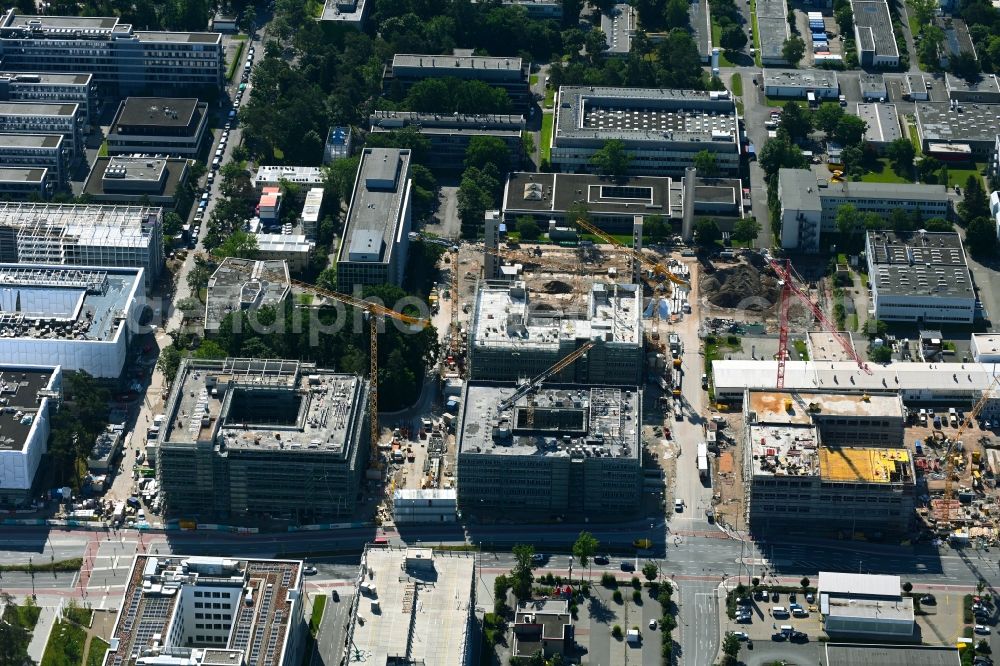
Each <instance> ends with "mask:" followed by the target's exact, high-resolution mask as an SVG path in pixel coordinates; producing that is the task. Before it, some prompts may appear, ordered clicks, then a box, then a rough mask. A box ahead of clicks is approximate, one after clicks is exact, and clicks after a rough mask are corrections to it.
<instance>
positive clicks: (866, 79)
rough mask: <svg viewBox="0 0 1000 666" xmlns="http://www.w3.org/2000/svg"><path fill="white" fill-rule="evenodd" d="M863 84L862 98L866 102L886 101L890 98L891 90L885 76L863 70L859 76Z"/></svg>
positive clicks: (859, 80) (861, 84)
mask: <svg viewBox="0 0 1000 666" xmlns="http://www.w3.org/2000/svg"><path fill="white" fill-rule="evenodd" d="M858 82H859V84H860V86H861V99H863V100H864V101H866V102H884V101H885V100H886V99H888V98H889V91H888V90H887V89H886V86H885V76H883V75H882V74H880V73H878V72H875V73H873V74H868V73H865V72H862V73H861V74H860V75H859V77H858Z"/></svg>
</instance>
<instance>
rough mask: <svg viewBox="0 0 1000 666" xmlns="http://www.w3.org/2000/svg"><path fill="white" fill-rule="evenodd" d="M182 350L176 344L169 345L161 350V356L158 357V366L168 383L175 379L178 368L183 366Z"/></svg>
mask: <svg viewBox="0 0 1000 666" xmlns="http://www.w3.org/2000/svg"><path fill="white" fill-rule="evenodd" d="M181 358H182V354H181V351H180V350H179V349H178V348H177V347H176V346H175V345H167V346H166V347H164V348H163V350H162V351H160V357H159V358H157V359H156V367H157V368H159V369H160V372H162V373H163V376H164V377H166V378H167V383H168V384H169V383H171V382H173V381H174V377H176V376H177V370H178V369H179V368H180V367H181Z"/></svg>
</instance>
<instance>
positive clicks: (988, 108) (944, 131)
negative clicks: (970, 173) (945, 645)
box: [916, 102, 1000, 161]
mask: <svg viewBox="0 0 1000 666" xmlns="http://www.w3.org/2000/svg"><path fill="white" fill-rule="evenodd" d="M916 117H917V132H918V133H919V136H920V145H921V147H922V148H923V150H924V152H925V153H930V154H935V153H937V152H938V151H936V150H934V146H933V145H932V144H944V145H945V146H952V147H956V148H958V147H961V148H963V149H964V150H963V151H961V152H955V155H954V156H953V157H951V158H950V159H951V160H952V161H956V160H957V161H966V160H969V159H981V160H983V161H987V160H989V159H990V158H992V157H993V151H994V148H995V146H996V141H997V135H998V134H1000V104H969V103H958V102H920V103H918V104H917V105H916ZM953 152H954V151H953ZM939 159H943V160H948V159H949V156H948V155H946V154H942V155H940V156H939Z"/></svg>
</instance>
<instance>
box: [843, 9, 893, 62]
mask: <svg viewBox="0 0 1000 666" xmlns="http://www.w3.org/2000/svg"><path fill="white" fill-rule="evenodd" d="M851 9H852V10H853V12H854V43H855V44H856V45H857V48H858V60H859V61H860V63H861V66H862V67H876V68H895V67H899V48H898V47H897V46H896V32H895V31H894V30H893V28H892V16H891V14H889V4H888V2H886V0H851Z"/></svg>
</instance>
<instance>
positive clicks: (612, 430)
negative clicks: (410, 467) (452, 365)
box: [455, 365, 642, 522]
mask: <svg viewBox="0 0 1000 666" xmlns="http://www.w3.org/2000/svg"><path fill="white" fill-rule="evenodd" d="M540 370H541V365H539V366H538V369H537V370H536V373H537V372H539V371H540ZM532 374H535V373H532ZM515 390H516V389H515V387H514V386H513V385H510V386H497V385H482V384H475V383H469V384H467V385H466V387H465V390H464V392H463V395H462V401H461V412H460V414H459V420H458V427H457V429H456V431H455V432H456V433H457V438H458V505H459V508H460V509H461V510H462V514H463V515H469V514H470V513H477V512H481V511H486V512H501V513H503V514H504V515H508V516H509V515H518V516H520V519H521V520H522V521H523V522H530V521H531V520H532V518H536V519H537V520H546V519H547V518H548V517H549V516H550V515H552V514H553V513H556V514H566V515H573V516H577V517H579V516H619V517H620V516H622V515H628V514H631V513H634V512H635V511H637V510H638V509H639V505H640V501H641V493H642V442H641V437H640V430H641V428H642V390H641V389H640V388H638V387H635V386H629V387H610V386H594V385H579V384H576V385H572V384H565V385H561V386H560V385H556V384H552V383H546V384H544V385H542V387H541V388H538V389H536V390H535V391H534V392H533V393H532V394H530V395H528V396H524V397H522V398H520V399H519V400H517V401H516V402H515V403H514V404H513V405H508V404H507V400H508V399H509V398H511V397H513V396H514V393H515ZM529 401H530V403H531V405H530V406H529Z"/></svg>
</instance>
